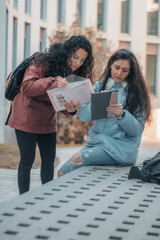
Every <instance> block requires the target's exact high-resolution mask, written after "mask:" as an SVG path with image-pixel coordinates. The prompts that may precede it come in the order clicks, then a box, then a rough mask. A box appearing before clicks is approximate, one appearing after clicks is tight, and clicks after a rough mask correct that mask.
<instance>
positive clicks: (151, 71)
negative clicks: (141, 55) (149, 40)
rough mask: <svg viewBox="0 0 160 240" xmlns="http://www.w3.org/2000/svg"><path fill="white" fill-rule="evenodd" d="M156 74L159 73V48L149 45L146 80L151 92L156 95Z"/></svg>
mask: <svg viewBox="0 0 160 240" xmlns="http://www.w3.org/2000/svg"><path fill="white" fill-rule="evenodd" d="M156 72H157V46H156V45H153V44H147V56H146V80H147V83H148V87H149V90H150V92H151V93H152V94H154V95H156Z"/></svg>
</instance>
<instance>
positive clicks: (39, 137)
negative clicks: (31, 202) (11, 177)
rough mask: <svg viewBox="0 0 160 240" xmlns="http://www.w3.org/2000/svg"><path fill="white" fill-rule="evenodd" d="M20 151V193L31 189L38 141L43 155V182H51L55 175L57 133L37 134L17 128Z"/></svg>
mask: <svg viewBox="0 0 160 240" xmlns="http://www.w3.org/2000/svg"><path fill="white" fill-rule="evenodd" d="M15 132H16V138H17V143H18V147H19V151H20V163H19V167H18V187H19V193H20V194H22V193H24V192H27V191H29V185H30V171H31V168H32V164H33V162H34V160H35V152H36V143H37V144H38V147H39V151H40V156H41V161H42V162H41V182H42V184H44V183H46V182H49V181H51V180H52V179H53V176H54V159H55V154H56V133H50V134H35V133H27V132H23V131H20V130H15Z"/></svg>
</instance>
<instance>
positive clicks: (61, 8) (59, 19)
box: [57, 0, 66, 25]
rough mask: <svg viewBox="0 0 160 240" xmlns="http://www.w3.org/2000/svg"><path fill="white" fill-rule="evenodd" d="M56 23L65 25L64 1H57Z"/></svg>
mask: <svg viewBox="0 0 160 240" xmlns="http://www.w3.org/2000/svg"><path fill="white" fill-rule="evenodd" d="M57 12H58V16H57V22H58V23H60V24H62V25H65V13H66V0H58V11H57Z"/></svg>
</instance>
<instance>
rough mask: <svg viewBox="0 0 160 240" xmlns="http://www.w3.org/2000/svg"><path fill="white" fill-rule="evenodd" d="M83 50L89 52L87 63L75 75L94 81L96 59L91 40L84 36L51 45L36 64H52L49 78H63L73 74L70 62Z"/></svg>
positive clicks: (36, 60)
mask: <svg viewBox="0 0 160 240" xmlns="http://www.w3.org/2000/svg"><path fill="white" fill-rule="evenodd" d="M79 48H82V49H84V50H85V51H86V52H88V56H87V58H86V60H85V62H84V63H83V64H82V65H81V67H80V68H78V69H77V70H76V71H74V72H73V73H74V74H76V75H79V76H81V77H85V78H89V79H90V80H93V75H94V58H93V54H92V45H91V43H90V42H89V40H88V39H87V38H86V37H85V36H83V35H77V36H72V37H70V38H69V39H67V40H66V41H64V42H63V43H54V44H52V45H50V47H49V48H48V49H46V51H45V52H44V53H39V54H37V57H36V59H35V60H34V62H35V63H36V64H45V63H49V64H50V70H49V71H48V73H47V76H53V77H55V76H61V77H65V76H66V75H69V74H71V69H70V66H69V64H68V63H69V60H70V58H71V57H72V55H73V54H74V53H75V52H76V51H77V50H78V49H79Z"/></svg>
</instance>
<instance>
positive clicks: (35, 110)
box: [8, 64, 70, 134]
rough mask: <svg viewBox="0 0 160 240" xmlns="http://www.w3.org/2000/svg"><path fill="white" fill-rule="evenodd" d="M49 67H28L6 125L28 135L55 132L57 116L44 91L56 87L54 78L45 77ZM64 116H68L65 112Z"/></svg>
mask: <svg viewBox="0 0 160 240" xmlns="http://www.w3.org/2000/svg"><path fill="white" fill-rule="evenodd" d="M48 70H49V66H39V67H37V66H36V65H35V64H33V65H31V66H29V67H28V68H27V69H26V71H25V74H24V77H23V81H22V84H21V88H20V93H18V94H17V95H16V97H15V98H14V100H13V103H12V112H11V115H10V118H9V121H8V125H9V126H10V127H12V128H15V129H18V130H22V131H25V132H30V133H39V134H43V133H53V132H56V131H57V114H56V112H55V111H54V108H53V106H52V105H51V102H50V100H49V97H48V95H47V93H46V90H47V89H48V88H49V87H50V86H51V85H52V86H53V87H55V88H56V87H58V85H57V81H56V80H55V78H54V77H45V76H46V73H47V71H48ZM63 113H64V114H66V115H70V114H69V113H68V112H67V111H63Z"/></svg>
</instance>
